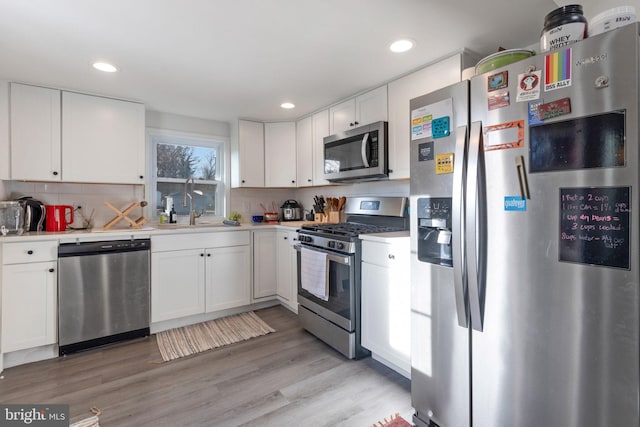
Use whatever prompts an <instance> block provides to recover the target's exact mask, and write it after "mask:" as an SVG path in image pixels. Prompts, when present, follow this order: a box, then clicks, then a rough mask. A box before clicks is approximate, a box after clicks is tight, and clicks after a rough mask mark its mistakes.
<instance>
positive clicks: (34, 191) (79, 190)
mask: <svg viewBox="0 0 640 427" xmlns="http://www.w3.org/2000/svg"><path fill="white" fill-rule="evenodd" d="M3 183H4V190H5V197H4V198H5V199H10V200H13V199H17V198H18V197H21V196H31V197H33V198H34V199H37V200H40V201H41V202H43V203H44V204H45V205H70V206H73V207H74V208H78V207H80V209H76V210H75V221H74V223H73V224H72V225H71V227H74V228H81V227H83V226H84V221H83V216H84V217H85V218H87V219H88V218H89V217H91V214H92V213H93V216H92V222H93V226H94V227H96V228H97V227H102V226H103V225H104V224H106V223H107V222H109V221H110V220H111V219H112V218H113V217H114V216H116V213H115V212H114V211H113V210H111V209H110V208H108V207H107V206H105V204H104V202H109V203H111V204H112V205H113V206H115V207H116V208H118V209H120V210H124V209H125V208H126V207H127V206H129V205H130V204H131V203H133V202H139V201H142V200H144V185H118V184H75V183H45V182H24V181H4V182H3ZM140 215H142V210H141V209H140V208H136V209H134V210H133V212H131V214H130V217H131V218H132V219H136V218H137V217H139V216H140ZM115 227H116V228H125V227H127V223H125V222H124V221H123V222H120V223H119V224H116V226H115Z"/></svg>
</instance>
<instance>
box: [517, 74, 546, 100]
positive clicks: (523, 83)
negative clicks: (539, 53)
mask: <svg viewBox="0 0 640 427" xmlns="http://www.w3.org/2000/svg"><path fill="white" fill-rule="evenodd" d="M541 76H542V71H540V70H538V71H534V72H532V73H523V74H518V92H517V93H516V102H526V101H532V100H534V99H538V98H540V81H541V80H542V78H541Z"/></svg>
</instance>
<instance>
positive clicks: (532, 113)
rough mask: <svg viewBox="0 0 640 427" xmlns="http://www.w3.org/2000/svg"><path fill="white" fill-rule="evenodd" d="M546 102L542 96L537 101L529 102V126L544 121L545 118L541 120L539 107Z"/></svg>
mask: <svg viewBox="0 0 640 427" xmlns="http://www.w3.org/2000/svg"><path fill="white" fill-rule="evenodd" d="M542 104H544V99H542V98H540V99H538V100H536V101H531V102H529V105H528V108H527V110H528V117H529V126H534V125H539V124H542V123H544V120H540V113H539V112H538V109H539V108H540V106H541V105H542Z"/></svg>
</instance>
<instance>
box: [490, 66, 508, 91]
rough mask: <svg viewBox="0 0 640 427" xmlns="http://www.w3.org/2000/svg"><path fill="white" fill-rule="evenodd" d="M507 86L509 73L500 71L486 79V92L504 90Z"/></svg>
mask: <svg viewBox="0 0 640 427" xmlns="http://www.w3.org/2000/svg"><path fill="white" fill-rule="evenodd" d="M508 84H509V72H508V71H502V72H500V73H496V74H492V75H490V76H489V77H487V91H489V92H492V91H494V90H498V89H504V88H505V87H507V85H508Z"/></svg>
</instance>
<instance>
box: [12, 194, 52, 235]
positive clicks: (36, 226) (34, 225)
mask: <svg viewBox="0 0 640 427" xmlns="http://www.w3.org/2000/svg"><path fill="white" fill-rule="evenodd" d="M17 201H18V202H19V203H20V206H22V209H23V211H24V224H23V227H24V231H25V232H27V231H43V230H44V224H45V223H44V218H45V215H46V214H45V212H46V211H45V208H44V203H42V202H41V201H39V200H36V199H34V198H32V197H30V196H24V197H20V198H18V200H17Z"/></svg>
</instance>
